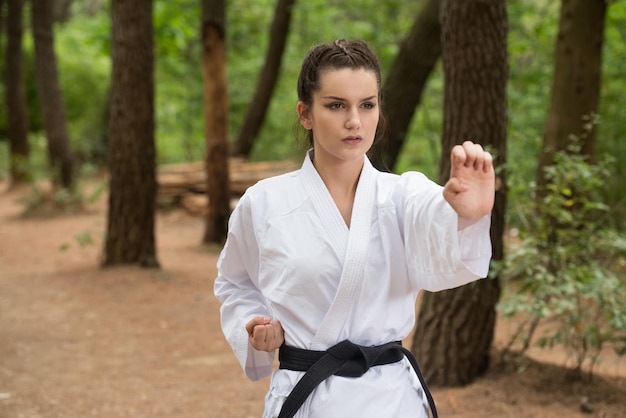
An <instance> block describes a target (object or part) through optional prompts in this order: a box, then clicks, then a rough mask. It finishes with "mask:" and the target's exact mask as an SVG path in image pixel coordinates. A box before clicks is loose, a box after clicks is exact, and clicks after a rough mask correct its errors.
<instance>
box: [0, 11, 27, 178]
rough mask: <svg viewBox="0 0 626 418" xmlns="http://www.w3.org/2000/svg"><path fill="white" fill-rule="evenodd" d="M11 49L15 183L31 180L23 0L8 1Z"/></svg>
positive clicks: (7, 74) (8, 101)
mask: <svg viewBox="0 0 626 418" xmlns="http://www.w3.org/2000/svg"><path fill="white" fill-rule="evenodd" d="M7 4H8V7H7V50H6V56H5V86H6V92H5V94H6V105H7V124H8V127H7V129H8V136H9V146H10V159H11V161H10V174H11V181H12V183H13V184H20V183H24V182H27V181H29V180H30V170H29V164H28V160H29V156H30V146H29V144H28V111H27V106H26V93H25V89H24V79H23V70H22V62H23V56H22V35H23V32H24V30H23V24H22V11H23V6H24V1H23V0H8V2H7Z"/></svg>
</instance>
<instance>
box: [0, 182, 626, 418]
mask: <svg viewBox="0 0 626 418" xmlns="http://www.w3.org/2000/svg"><path fill="white" fill-rule="evenodd" d="M26 194H27V191H26V190H12V191H9V190H7V186H6V184H3V183H0V417H1V418H39V417H42V418H87V417H102V418H122V417H128V418H141V417H150V418H154V417H171V418H174V417H177V418H196V417H197V418H205V417H242V418H245V417H260V415H261V411H262V408H263V397H264V393H265V391H266V389H267V386H268V379H265V380H262V381H260V382H256V383H254V382H250V381H248V380H247V379H246V378H245V377H244V375H243V373H242V371H241V369H240V368H239V365H238V363H237V362H236V360H235V358H234V356H233V355H232V352H231V351H230V348H229V346H228V345H227V343H226V341H225V340H224V338H223V336H222V334H221V331H220V327H219V318H218V316H219V315H218V309H219V308H218V303H217V301H216V300H215V299H214V297H213V293H212V286H213V279H214V277H215V275H216V270H215V264H216V259H217V256H218V253H219V248H217V247H213V248H207V247H203V246H201V245H200V239H201V236H202V233H203V219H202V218H201V217H197V216H190V215H189V214H187V213H185V212H184V211H182V210H170V211H160V212H159V215H158V220H157V248H158V258H159V261H160V263H161V266H162V268H161V269H160V270H147V269H141V268H136V267H115V268H107V269H102V268H100V267H99V261H100V255H101V249H102V236H103V233H104V230H105V229H106V201H105V199H104V198H101V199H99V200H98V201H97V202H96V203H94V204H92V205H90V206H89V207H88V210H87V211H85V212H84V213H81V214H75V215H71V216H70V215H63V216H55V217H47V218H45V217H44V218H24V217H22V216H21V212H22V210H23V207H22V206H21V205H20V204H19V203H18V202H17V200H18V198H20V197H23V196H25V195H26ZM513 329H514V324H511V323H510V322H508V321H504V320H499V321H498V325H497V328H496V340H495V342H494V358H497V353H498V352H499V349H500V348H501V347H503V346H504V344H505V343H506V339H507V336H508V335H510V334H511V332H512V330H513ZM568 360H569V357H568V356H567V354H566V353H565V352H563V351H562V350H559V349H553V350H550V351H541V350H538V349H536V350H531V352H530V355H529V356H528V357H526V358H524V359H523V361H521V362H516V363H515V364H514V365H513V364H511V363H505V362H501V361H494V362H493V365H492V367H491V368H490V369H489V371H488V372H487V373H486V375H485V376H483V377H481V378H479V379H478V380H477V381H476V382H474V383H472V384H470V385H468V386H466V387H462V388H446V389H441V388H434V389H433V395H434V397H435V399H436V401H437V405H438V409H439V415H440V416H441V417H442V418H445V417H463V418H478V417H487V416H488V417H503V418H504V417H515V418H531V417H533V418H539V417H546V418H549V417H554V418H566V417H598V418H599V417H604V418H609V417H611V418H612V417H626V363H625V361H626V359H619V358H617V357H615V356H611V354H610V353H608V354H607V355H606V356H605V357H604V358H603V362H602V363H601V364H600V365H598V366H597V367H596V371H597V374H596V375H595V376H594V378H593V380H592V381H589V380H577V379H573V378H571V375H570V374H569V373H568V370H567V369H565V368H563V367H562V366H563V365H565V364H566V363H567V362H568ZM583 409H590V410H591V412H583Z"/></svg>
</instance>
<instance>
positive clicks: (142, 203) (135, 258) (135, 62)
mask: <svg viewBox="0 0 626 418" xmlns="http://www.w3.org/2000/svg"><path fill="white" fill-rule="evenodd" d="M111 15H112V56H113V70H112V80H111V118H110V126H109V134H110V137H109V170H110V173H109V174H110V192H109V213H108V227H107V237H106V247H105V258H104V262H103V264H104V265H105V266H111V265H116V264H139V265H141V266H145V267H158V266H159V264H158V261H157V256H156V249H155V237H154V226H155V225H154V223H155V206H156V192H157V184H156V169H155V165H156V151H155V143H154V51H153V48H154V45H153V43H154V40H153V26H152V1H150V0H147V1H146V0H132V1H131V0H113V1H112V3H111Z"/></svg>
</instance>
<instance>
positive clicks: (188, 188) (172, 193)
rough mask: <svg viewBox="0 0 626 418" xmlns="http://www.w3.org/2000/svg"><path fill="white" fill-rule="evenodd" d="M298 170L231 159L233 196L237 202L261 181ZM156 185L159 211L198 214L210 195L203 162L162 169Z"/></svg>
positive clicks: (284, 163)
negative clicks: (181, 209) (169, 209)
mask: <svg viewBox="0 0 626 418" xmlns="http://www.w3.org/2000/svg"><path fill="white" fill-rule="evenodd" d="M298 168H299V164H297V163H295V162H293V161H288V160H287V161H285V160H283V161H260V162H248V161H245V160H244V159H242V158H231V159H230V160H229V167H228V171H229V181H230V192H231V196H232V197H233V199H238V198H239V197H241V195H242V194H243V193H244V192H245V191H246V189H247V188H248V187H250V186H252V185H253V184H255V183H256V182H258V181H259V180H262V179H264V178H268V177H272V176H276V175H279V174H283V173H288V172H290V171H293V170H296V169H298ZM157 184H158V202H159V206H160V207H172V206H182V207H185V209H187V210H188V211H190V212H192V213H198V210H199V208H202V206H204V205H202V204H201V203H199V202H201V201H202V199H206V191H207V184H206V173H205V171H204V163H203V162H190V163H181V164H167V165H162V166H159V168H158V170H157ZM190 202H193V203H190Z"/></svg>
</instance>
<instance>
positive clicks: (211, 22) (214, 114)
mask: <svg viewBox="0 0 626 418" xmlns="http://www.w3.org/2000/svg"><path fill="white" fill-rule="evenodd" d="M225 22H226V4H225V1H224V0H203V1H202V67H203V79H204V120H205V136H206V138H205V141H206V151H205V169H206V174H207V176H206V177H207V190H208V197H209V199H208V200H209V205H208V210H207V216H206V222H205V230H204V237H203V240H202V241H203V242H204V243H205V244H208V243H221V242H223V241H224V240H225V239H226V234H227V232H228V217H229V216H230V190H229V181H228V157H229V152H228V85H227V81H226V36H225V35H226V25H225Z"/></svg>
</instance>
